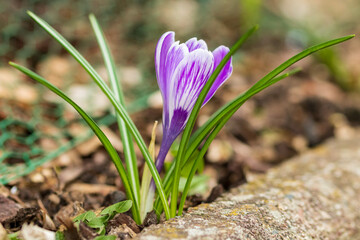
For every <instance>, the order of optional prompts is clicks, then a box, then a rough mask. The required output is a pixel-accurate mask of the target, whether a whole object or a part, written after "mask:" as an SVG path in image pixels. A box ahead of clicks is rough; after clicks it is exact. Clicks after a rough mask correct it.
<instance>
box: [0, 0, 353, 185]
mask: <svg viewBox="0 0 360 240" xmlns="http://www.w3.org/2000/svg"><path fill="white" fill-rule="evenodd" d="M26 10H30V11H33V12H34V13H36V14H37V15H38V16H40V17H41V18H43V19H44V20H45V21H47V22H48V23H49V24H50V25H51V26H53V27H54V28H55V29H57V30H58V31H59V32H60V33H61V34H62V35H63V36H64V37H65V38H66V39H68V40H69V41H70V42H71V43H72V44H73V45H74V46H75V47H76V48H77V49H78V50H79V51H80V52H81V53H82V54H83V55H84V56H85V58H86V59H87V60H88V61H89V62H90V63H91V64H93V65H94V66H95V68H96V70H98V71H99V73H100V74H101V75H102V76H103V77H104V79H106V78H107V76H106V69H105V67H104V64H103V60H102V57H101V53H100V51H99V47H98V45H97V42H96V39H95V36H94V33H93V31H92V29H91V25H90V22H89V20H88V15H89V14H90V13H94V14H95V15H96V17H97V18H98V21H99V22H100V25H101V26H102V28H103V30H104V33H105V35H106V37H107V39H108V42H109V44H110V47H111V50H112V53H113V55H114V58H115V61H116V63H117V66H118V71H119V76H120V78H121V81H122V85H123V87H124V91H125V96H126V101H127V103H128V108H129V110H130V111H132V112H133V115H132V116H133V118H134V121H135V122H136V124H137V126H139V128H140V131H141V132H142V134H143V136H144V138H145V139H146V140H147V142H148V141H149V136H150V131H151V127H152V125H153V122H154V121H155V120H161V111H162V110H161V105H162V102H161V96H160V94H159V92H158V87H157V83H156V76H155V71H154V50H155V46H156V43H157V41H158V39H159V38H160V36H161V35H162V34H163V33H164V32H166V31H169V30H172V31H175V32H176V40H180V41H181V42H185V41H186V40H187V39H189V38H191V37H197V38H199V39H204V40H205V41H206V42H207V44H208V47H209V49H211V50H213V49H215V48H216V47H217V46H218V45H226V46H229V47H230V46H231V45H232V44H233V43H235V41H236V40H237V39H238V38H239V36H240V35H241V34H242V33H244V32H245V31H246V30H247V29H248V28H250V27H251V26H253V25H254V24H256V23H258V24H260V29H259V30H258V32H257V33H256V34H255V35H254V36H252V37H251V38H250V39H249V40H248V42H247V43H246V44H245V45H244V46H243V47H242V49H240V51H239V52H238V53H236V55H235V56H234V60H233V63H234V73H233V75H232V77H231V78H230V79H229V80H228V82H227V83H226V84H225V85H224V86H223V87H222V88H221V89H220V90H219V91H218V92H217V94H216V95H215V97H214V99H213V100H212V101H211V102H210V103H209V104H208V105H207V106H206V107H204V108H203V109H202V112H201V116H200V117H199V123H201V122H204V121H205V120H206V119H207V118H208V117H209V116H210V114H211V113H212V112H214V111H215V110H216V109H217V108H219V107H220V106H221V105H223V104H224V103H226V102H227V101H229V100H231V99H233V98H234V97H236V96H237V95H239V94H240V93H241V92H243V91H244V90H246V89H247V88H248V87H249V86H251V84H253V83H254V82H256V81H257V80H259V79H260V78H261V77H263V76H264V75H265V74H267V73H268V72H269V71H271V70H272V69H273V68H275V67H276V66H278V65H279V64H280V63H282V62H283V61H285V60H286V59H288V58H289V57H291V56H293V55H294V54H296V53H298V52H299V51H301V50H303V49H305V48H306V47H309V46H311V45H313V44H317V43H320V42H323V41H326V40H330V39H333V38H337V37H341V36H344V35H348V34H353V33H355V34H357V33H359V30H360V25H359V24H358V21H359V12H360V2H359V1H358V0H343V1H326V0H311V1H310V0H303V1H292V0H268V1H262V0H226V1H225V0H224V1H218V0H176V1H175V0H170V1H165V0H133V1H130V0H101V1H100V0H94V1H84V0H71V1H70V0H61V1H60V0H54V1H40V0H27V1H24V0H14V1H2V2H1V3H0V31H1V32H0V34H1V35H0V36H1V41H0V164H1V166H0V169H2V172H0V179H1V181H2V183H7V182H8V181H9V180H12V179H15V178H16V177H17V176H20V175H23V174H26V173H29V172H32V171H33V170H34V169H35V167H37V166H40V165H42V164H44V163H45V162H47V161H48V160H51V159H53V158H59V157H61V156H63V155H64V154H65V153H66V152H68V151H69V150H70V149H72V148H73V147H74V146H75V145H77V144H79V143H81V142H83V141H85V140H86V139H89V137H90V136H91V135H89V134H90V133H89V131H88V129H87V128H86V127H84V126H83V125H82V123H81V121H78V116H77V115H76V114H75V113H74V112H73V111H72V110H71V109H70V108H69V107H68V106H67V105H64V104H63V103H62V100H60V99H59V98H57V97H56V96H53V95H52V94H50V93H49V92H48V91H47V90H46V89H44V88H43V87H42V86H38V85H37V84H35V83H34V82H33V81H32V80H30V79H27V78H26V77H24V76H23V75H22V74H20V73H18V72H16V71H15V70H14V69H12V68H10V67H9V66H8V64H7V63H8V61H14V62H17V63H21V64H24V65H25V66H27V67H29V68H30V69H32V70H34V71H36V72H37V73H39V74H40V75H42V76H43V77H45V78H46V79H48V80H49V81H50V82H52V83H54V84H55V85H56V86H58V87H60V88H61V89H62V90H65V92H67V93H68V94H69V95H70V96H71V97H72V98H74V100H75V101H76V102H77V103H79V104H80V105H81V106H82V107H84V108H85V109H86V110H88V111H90V112H91V114H92V116H94V117H96V119H97V120H99V121H102V122H104V124H105V125H107V126H109V129H110V130H109V131H111V132H113V133H115V134H114V138H115V139H117V138H118V137H117V136H118V133H116V130H115V129H116V128H115V127H112V125H111V123H112V122H113V119H112V118H111V116H110V115H111V110H110V108H109V103H108V102H107V100H106V99H105V97H104V96H103V95H102V93H101V92H100V91H99V90H98V89H97V87H96V86H95V85H94V84H93V83H92V81H91V79H90V78H89V77H88V76H87V74H86V72H85V71H84V70H83V69H82V68H81V67H80V66H79V65H78V64H77V63H76V62H75V61H74V60H73V59H72V58H71V57H70V56H69V54H67V53H66V52H65V51H64V50H63V49H62V48H61V47H60V45H59V44H58V43H57V42H56V41H55V40H53V39H52V38H51V37H50V36H48V35H47V34H46V32H45V31H44V30H43V29H41V27H39V26H37V25H36V24H35V23H34V22H33V21H32V20H31V18H30V17H29V16H28V15H27V14H26ZM359 63H360V41H359V40H358V37H356V38H355V39H352V40H350V41H349V42H345V43H343V44H341V45H339V46H335V47H333V48H331V49H328V50H324V51H322V52H321V53H319V54H316V55H314V56H312V57H309V58H307V59H305V60H303V61H301V62H300V63H298V64H296V66H297V67H301V68H302V72H301V73H299V74H297V75H295V76H292V77H290V78H288V79H285V80H283V81H282V82H280V83H279V84H276V85H275V86H273V87H271V88H269V89H267V90H265V91H264V92H263V93H260V94H258V95H257V96H256V97H255V98H253V99H251V100H250V101H248V103H246V104H245V105H244V106H243V107H242V108H241V109H240V110H239V111H238V112H237V113H236V114H235V116H234V117H233V118H232V119H231V120H230V122H229V123H228V124H227V125H226V127H225V129H224V130H223V131H222V132H221V134H220V135H219V137H218V138H217V139H216V140H215V141H214V143H213V144H212V145H211V147H210V149H209V152H208V154H207V156H206V161H207V162H208V163H209V164H208V166H210V167H207V168H205V170H204V171H205V173H207V174H208V175H211V176H216V178H215V179H220V180H219V181H220V183H221V184H223V185H224V186H225V188H229V187H231V186H235V185H238V184H240V183H241V182H243V181H244V176H243V175H241V174H239V173H240V172H264V171H265V170H266V169H268V168H269V167H271V166H273V165H276V164H278V163H280V162H282V161H284V160H285V159H288V158H289V157H292V156H294V155H296V154H299V153H301V152H303V151H305V150H306V149H308V148H310V147H314V146H316V145H318V144H320V143H322V142H323V141H325V140H326V139H328V138H330V137H334V136H335V137H344V138H346V137H348V136H351V135H352V134H354V129H355V128H356V127H357V126H358V125H359V124H360V104H359V103H360V99H359V94H358V93H359V91H360V67H359ZM108 116H110V117H108ZM157 139H158V143H159V140H160V139H161V126H159V128H158V138H157ZM99 149H100V150H99ZM119 149H121V148H120V147H119ZM97 151H103V150H101V148H100V147H99V146H98V145H96V144H95V145H94V147H93V149H88V150H87V151H85V153H83V152H81V151H78V152H77V157H74V156H73V155H72V156H70V157H69V156H68V158H69V159H70V160H71V161H70V162H72V163H74V162H76V161H79V162H81V159H84V158H85V159H93V156H95V155H96V154H97ZM49 153H51V154H49ZM74 159H78V160H76V161H75V160H74ZM79 159H80V160H79ZM89 161H90V160H89ZM94 161H95V160H94ZM62 164H65V165H66V163H62ZM140 164H141V163H140V162H139V165H140ZM211 166H212V167H211ZM214 166H215V167H214ZM13 167H17V168H16V171H15V172H14V171H13V170H10V169H13ZM18 167H22V168H21V169H20V168H18ZM93 171H95V172H92V173H91V174H92V175H91V176H94V174H95V175H96V174H101V172H96V169H93ZM9 173H11V174H9ZM1 175H2V176H1ZM115 175H116V174H115ZM91 176H90V175H89V176H88V177H87V176H86V174H84V176H82V178H84V179H85V180H84V181H95V180H90V179H91ZM87 178H88V179H87ZM97 181H101V180H97ZM104 181H107V180H104ZM216 182H217V180H214V181H213V182H212V183H209V186H211V185H216ZM0 183H1V182H0Z"/></svg>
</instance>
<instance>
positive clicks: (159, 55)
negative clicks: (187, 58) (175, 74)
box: [155, 32, 175, 92]
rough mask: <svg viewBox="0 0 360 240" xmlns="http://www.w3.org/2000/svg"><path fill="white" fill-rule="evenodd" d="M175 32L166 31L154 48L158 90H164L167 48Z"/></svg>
mask: <svg viewBox="0 0 360 240" xmlns="http://www.w3.org/2000/svg"><path fill="white" fill-rule="evenodd" d="M174 38H175V33H174V32H166V33H164V34H163V35H162V36H161V38H160V39H159V41H158V43H157V45H156V50H155V70H156V78H157V81H158V85H159V87H160V91H161V92H164V90H165V88H166V87H165V86H166V79H164V70H165V61H166V55H167V53H168V51H169V48H170V47H171V45H172V44H173V43H174Z"/></svg>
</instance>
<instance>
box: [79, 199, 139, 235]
mask: <svg viewBox="0 0 360 240" xmlns="http://www.w3.org/2000/svg"><path fill="white" fill-rule="evenodd" d="M131 206H132V201H131V200H126V201H122V202H118V203H115V204H113V205H111V206H109V207H107V208H105V209H104V210H102V211H101V212H100V213H99V214H98V215H96V213H95V212H94V211H87V212H85V213H83V214H80V215H79V216H77V217H75V218H74V219H73V221H74V222H75V224H76V225H77V227H78V226H79V224H80V222H84V223H85V224H86V225H88V226H89V227H91V228H94V229H96V231H97V233H98V234H100V235H104V234H105V227H106V225H107V223H108V222H109V221H110V220H111V219H113V217H114V216H115V215H116V214H117V213H124V212H127V211H129V210H130V208H131ZM101 239H103V238H101Z"/></svg>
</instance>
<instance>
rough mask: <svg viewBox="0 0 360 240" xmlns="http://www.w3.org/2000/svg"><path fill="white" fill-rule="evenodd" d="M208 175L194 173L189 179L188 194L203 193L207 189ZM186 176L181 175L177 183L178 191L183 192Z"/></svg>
mask: <svg viewBox="0 0 360 240" xmlns="http://www.w3.org/2000/svg"><path fill="white" fill-rule="evenodd" d="M209 179H210V177H209V176H207V175H204V174H203V175H195V176H194V177H193V179H192V181H191V184H190V188H189V190H188V194H190V195H193V194H196V193H198V194H204V193H205V192H206V191H207V189H208V181H209ZM187 180H188V178H185V177H181V178H180V183H179V191H180V192H183V191H184V188H185V185H186V182H187Z"/></svg>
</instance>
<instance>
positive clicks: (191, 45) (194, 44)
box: [185, 37, 208, 52]
mask: <svg viewBox="0 0 360 240" xmlns="http://www.w3.org/2000/svg"><path fill="white" fill-rule="evenodd" d="M185 44H186V46H187V47H188V49H189V52H192V51H194V50H196V49H199V48H200V49H204V50H208V48H207V45H206V42H205V41H204V40H202V39H200V40H199V41H198V40H197V38H195V37H194V38H190V39H189V40H187V41H186V43H185Z"/></svg>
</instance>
